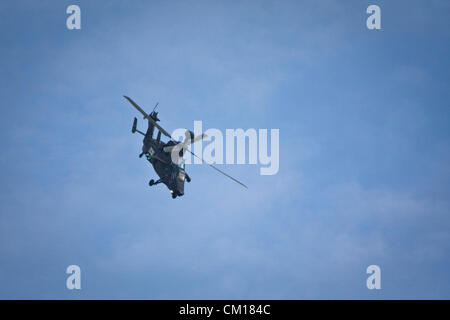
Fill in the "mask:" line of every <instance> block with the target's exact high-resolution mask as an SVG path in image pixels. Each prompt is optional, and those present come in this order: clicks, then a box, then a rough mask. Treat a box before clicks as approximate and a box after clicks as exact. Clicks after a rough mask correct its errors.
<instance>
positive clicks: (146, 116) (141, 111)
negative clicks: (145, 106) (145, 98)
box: [123, 96, 148, 118]
mask: <svg viewBox="0 0 450 320" xmlns="http://www.w3.org/2000/svg"><path fill="white" fill-rule="evenodd" d="M123 97H124V98H125V99H127V100H128V101H129V102H130V103H131V104H132V105H133V106H134V107H135V108H136V109H137V110H138V111H139V112H140V113H142V114H143V115H144V118H148V114H147V113H145V111H144V110H142V109H141V107H139V106H138V105H137V104H136V102H134V101H133V100H132V99H131V98H130V97H127V96H123Z"/></svg>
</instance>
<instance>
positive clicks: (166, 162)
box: [124, 96, 247, 199]
mask: <svg viewBox="0 0 450 320" xmlns="http://www.w3.org/2000/svg"><path fill="white" fill-rule="evenodd" d="M124 98H125V99H127V100H128V101H129V102H130V103H131V104H132V105H133V106H134V107H135V108H136V109H137V110H138V111H139V112H140V113H142V115H143V116H144V119H147V120H148V129H147V132H146V133H143V132H142V131H139V130H138V129H137V118H134V120H133V126H132V128H131V132H132V133H136V132H137V133H140V134H141V135H143V136H144V140H143V145H142V152H141V153H140V154H139V158H142V156H144V155H145V157H146V159H147V160H148V161H149V162H150V163H151V164H152V166H153V168H154V169H155V172H156V174H157V175H158V177H159V179H158V180H156V181H155V180H153V179H151V180H150V182H149V186H154V185H157V184H160V183H163V184H165V185H166V186H167V188H169V190H170V193H171V194H172V198H173V199H175V198H176V197H181V196H182V195H184V182H185V181H187V182H191V177H190V176H189V175H188V174H187V173H186V171H185V165H184V161H183V155H184V152H185V151H188V152H189V153H191V154H192V155H193V156H195V157H197V158H198V159H201V160H202V162H203V163H205V164H207V165H209V166H210V167H211V168H213V169H215V170H216V171H218V172H220V173H222V174H223V175H225V176H226V177H228V178H230V179H231V180H233V181H234V182H236V183H238V184H240V185H241V186H243V187H245V188H247V186H246V185H245V184H243V183H242V182H240V181H238V180H237V179H235V178H233V177H232V176H230V175H228V174H226V173H225V172H223V171H222V170H220V169H218V168H217V167H215V166H213V165H212V164H209V163H207V162H205V161H204V160H203V159H202V158H200V157H199V156H197V155H196V154H195V153H193V152H191V151H190V150H188V149H187V147H188V146H189V145H191V144H192V143H195V142H197V141H200V140H202V139H204V138H205V137H206V135H205V134H201V135H199V136H196V137H195V136H194V133H193V132H192V131H189V130H188V131H186V133H185V136H186V137H185V139H184V141H183V142H180V141H176V140H175V139H173V138H172V136H171V135H170V134H169V133H168V132H167V131H166V130H164V129H163V128H162V127H161V126H160V125H159V124H158V123H157V122H158V121H160V120H159V118H158V112H156V111H155V110H156V107H157V106H158V103H157V104H156V105H155V107H154V108H153V111H152V112H151V113H150V115H148V114H147V113H146V112H145V111H144V110H143V109H142V108H141V107H139V106H138V105H137V104H136V102H134V101H133V100H132V99H131V98H129V97H127V96H124ZM155 128H156V129H158V134H157V136H156V139H154V138H153V134H154V131H155ZM161 133H162V134H163V135H165V136H166V137H168V138H169V139H170V140H169V141H168V142H162V141H161Z"/></svg>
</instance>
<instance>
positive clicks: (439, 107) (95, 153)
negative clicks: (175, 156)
mask: <svg viewBox="0 0 450 320" xmlns="http://www.w3.org/2000/svg"><path fill="white" fill-rule="evenodd" d="M72 4H76V5H79V6H80V8H81V29H80V30H68V29H67V27H66V19H67V17H68V16H69V15H68V14H66V8H67V7H68V6H69V5H72ZM372 4H376V5H378V6H379V7H380V8H381V30H369V29H368V28H367V27H366V19H367V18H368V16H369V15H368V14H367V13H366V9H367V7H368V6H369V5H372ZM449 14H450V3H449V2H448V1H445V0H442V1H440V0H430V1H427V2H424V1H419V0H408V1H403V0H402V1H400V0H398V1H380V0H371V1H359V0H358V1H356V0H352V1H337V0H320V1H317V0H310V1H281V2H280V1H264V0H261V1H189V0H188V1H138V0H133V1H127V2H124V1H118V0H117V1H106V0H102V1H76V0H71V1H65V0H64V1H56V0H53V1H39V2H37V1H2V2H1V4H0V41H1V43H2V46H1V50H0V70H1V73H0V96H1V112H2V116H1V117H0V137H1V141H2V152H1V154H0V167H1V170H0V298H1V299H449V298H450V273H449V270H450V254H449V253H450V128H449V123H450V110H449V107H450V105H449V101H450V90H449V85H450V79H449V70H450V61H449V59H448V57H449V56H450V22H449V19H448V17H449ZM122 95H127V96H130V97H132V98H133V99H134V100H135V101H136V102H137V103H139V104H140V105H141V106H142V107H143V108H144V109H145V110H147V111H150V110H151V109H152V108H153V106H154V105H155V103H156V102H159V107H158V108H159V111H160V113H159V118H160V119H161V122H160V124H161V125H162V126H163V127H164V128H165V129H166V130H167V131H169V132H171V131H173V130H175V129H177V128H191V129H192V127H193V123H194V120H202V121H203V128H204V130H206V129H208V128H217V129H219V130H222V131H225V129H236V128H243V129H244V130H246V129H248V128H255V129H262V128H264V129H269V130H270V129H279V134H280V144H279V147H280V153H279V159H280V168H279V171H278V173H277V174H275V175H266V176H263V175H260V171H259V170H260V166H259V165H250V164H247V165H218V167H219V168H220V169H222V170H224V171H226V172H227V173H229V174H231V175H233V176H235V177H236V178H238V179H239V180H241V181H243V182H244V183H245V184H246V185H248V187H249V188H248V189H247V190H246V189H244V188H242V187H240V186H239V185H237V184H235V183H234V182H232V181H231V180H229V179H227V178H226V177H223V176H221V175H219V174H217V172H215V171H214V170H212V169H211V168H209V167H207V166H202V165H190V166H188V167H187V168H186V170H187V172H188V173H189V175H190V176H191V177H192V182H191V183H189V184H186V186H185V195H184V196H183V197H181V198H177V199H175V200H173V199H172V198H171V197H170V193H169V192H168V190H167V188H165V187H164V186H163V185H158V186H153V187H151V188H150V187H149V186H148V181H149V180H150V179H155V178H156V174H155V172H154V171H153V169H152V168H151V167H150V165H149V164H148V162H147V161H146V160H145V159H143V158H142V159H139V158H138V154H139V153H140V151H141V143H142V137H141V136H138V135H132V134H131V132H130V131H131V125H132V121H133V117H135V116H136V117H138V128H139V129H141V130H146V124H145V121H143V120H142V117H140V115H139V114H138V113H137V111H136V110H134V109H133V108H132V107H131V105H129V103H128V102H127V101H126V100H125V99H124V98H123V97H122ZM69 265H78V266H80V268H81V290H68V289H67V288H66V279H67V277H68V276H69V275H68V274H66V268H67V267H68V266H69ZM369 265H378V266H379V267H380V269H381V289H380V290H369V289H368V288H367V287H366V279H367V278H368V276H369V275H368V274H367V273H366V269H367V267H368V266H369Z"/></svg>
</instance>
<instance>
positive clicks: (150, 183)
mask: <svg viewBox="0 0 450 320" xmlns="http://www.w3.org/2000/svg"><path fill="white" fill-rule="evenodd" d="M154 184H155V180H153V179H152V180H150V182H149V183H148V185H149V186H150V187H151V186H152V185H154Z"/></svg>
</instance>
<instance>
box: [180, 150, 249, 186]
mask: <svg viewBox="0 0 450 320" xmlns="http://www.w3.org/2000/svg"><path fill="white" fill-rule="evenodd" d="M188 151H189V152H190V153H191V154H192V155H194V157H196V158H198V159H200V160H202V162H203V163H204V164H207V165H208V166H210V167H211V168H213V169H214V170H216V171H219V172H220V173H221V174H223V175H224V176H227V177H228V178H230V179H231V180H233V181H234V182H236V183H239V184H240V185H241V186H243V187H244V188H246V189H248V187H247V186H246V185H245V184H243V183H242V182H240V181H239V180H237V179H235V178H233V177H232V176H230V175H228V174H226V173H225V172H223V171H222V170H220V169H219V168H217V167H215V166H213V165H212V164H210V163H208V162H206V161H205V160H203V159H202V158H200V157H199V156H197V155H196V154H195V153H193V152H192V151H191V150H188Z"/></svg>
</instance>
